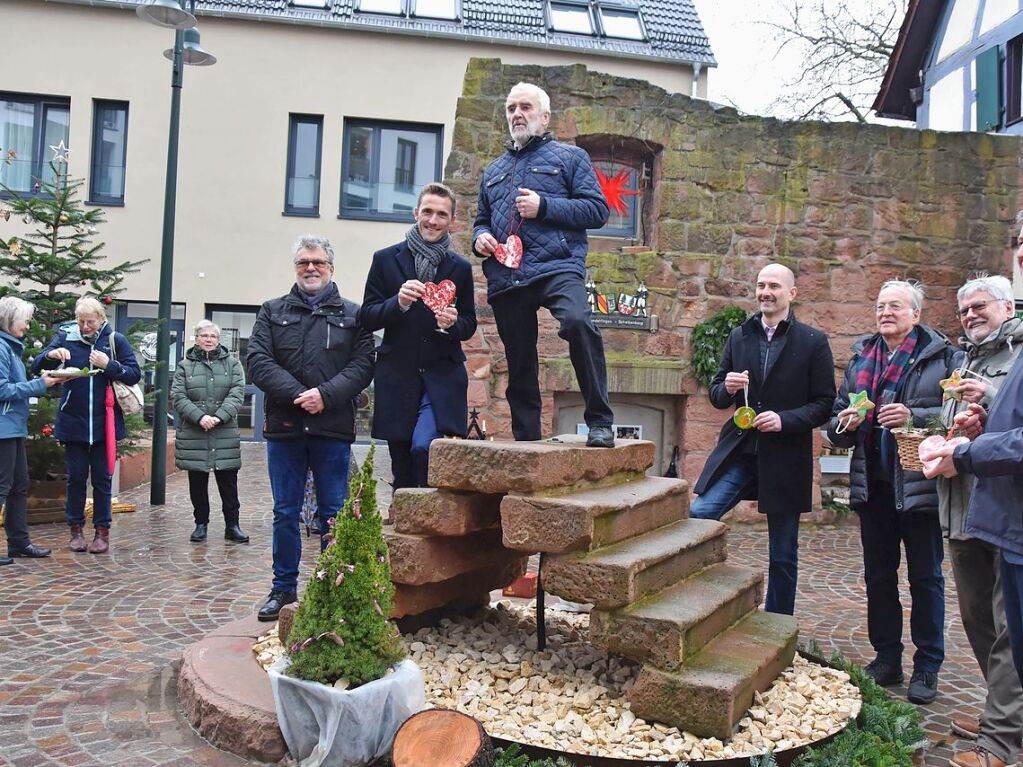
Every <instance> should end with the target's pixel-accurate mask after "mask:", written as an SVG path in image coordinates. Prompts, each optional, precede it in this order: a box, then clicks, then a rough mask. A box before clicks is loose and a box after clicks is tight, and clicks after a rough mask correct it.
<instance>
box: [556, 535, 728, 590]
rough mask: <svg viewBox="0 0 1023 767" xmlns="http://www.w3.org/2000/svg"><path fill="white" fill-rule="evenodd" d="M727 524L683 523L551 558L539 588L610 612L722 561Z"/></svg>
mask: <svg viewBox="0 0 1023 767" xmlns="http://www.w3.org/2000/svg"><path fill="white" fill-rule="evenodd" d="M726 530H727V528H726V526H725V525H723V524H722V523H720V522H716V521H714V520H712V519H685V520H682V521H680V522H674V523H672V524H669V525H665V526H664V527H660V528H658V529H656V530H653V531H651V532H649V533H645V534H643V535H639V536H636V537H635V538H630V539H628V540H625V541H622V542H620V543H615V544H612V545H611V546H605V547H604V548H601V549H597V550H596V551H592V552H589V553H580V554H565V555H553V556H550V557H548V558H547V559H546V561H545V563H544V573H543V583H544V588H545V589H547V590H548V591H550V592H551V593H552V594H557V595H558V596H560V597H564V598H565V599H570V600H572V601H574V602H592V603H593V604H595V605H597V606H598V607H602V608H606V609H610V608H613V607H622V606H624V605H628V604H631V603H633V602H635V601H636V600H637V599H639V598H640V597H642V596H643V595H645V594H652V593H653V592H655V591H658V590H660V589H663V588H665V587H667V586H670V585H671V584H673V583H676V582H677V581H680V580H682V579H683V578H685V577H686V576H688V575H691V574H692V573H695V572H696V571H698V570H701V569H702V568H704V567H707V566H708V565H711V564H714V563H716V562H721V561H722V560H723V559H724V558H725V533H726Z"/></svg>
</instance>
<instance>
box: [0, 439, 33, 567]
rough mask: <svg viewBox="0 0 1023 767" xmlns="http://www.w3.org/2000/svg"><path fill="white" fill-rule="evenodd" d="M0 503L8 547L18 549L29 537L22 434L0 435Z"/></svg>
mask: <svg viewBox="0 0 1023 767" xmlns="http://www.w3.org/2000/svg"><path fill="white" fill-rule="evenodd" d="M0 505H3V507H4V533H6V535H7V550H8V551H21V550H22V549H26V548H28V545H29V544H30V543H31V542H32V541H31V540H29V537H28V459H27V458H26V456H25V438H24V437H10V438H9V439H0Z"/></svg>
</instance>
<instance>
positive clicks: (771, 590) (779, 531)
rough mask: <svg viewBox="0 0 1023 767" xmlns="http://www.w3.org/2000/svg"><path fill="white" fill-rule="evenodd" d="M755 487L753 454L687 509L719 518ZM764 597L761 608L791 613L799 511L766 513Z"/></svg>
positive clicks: (740, 460)
mask: <svg viewBox="0 0 1023 767" xmlns="http://www.w3.org/2000/svg"><path fill="white" fill-rule="evenodd" d="M756 486H757V470H756V463H755V459H754V457H753V456H741V457H740V458H738V459H737V460H736V461H735V462H734V463H733V464H732V465H731V466H729V467H728V468H727V469H725V470H724V472H722V474H721V475H720V476H719V477H718V478H717V480H715V482H714V484H712V485H711V486H710V487H708V488H707V490H706V492H704V493H703V495H701V496H698V497H697V498H696V500H695V501H693V505H692V507H691V508H690V510H689V516H690V517H692V518H693V519H721V517H723V516H724V515H725V513H726V512H728V510H729V509H731V508H732V507H733V506H735V504H737V503H738V502H739V501H740V500H741V499H742V498H743V497H744V496H748V495H749V493H750V492H751V491H752V490H754V489H755V488H756ZM766 516H767V538H768V552H769V553H768V566H767V598H766V599H765V600H764V610H765V611H766V612H769V613H783V614H785V615H792V614H793V612H794V611H795V608H796V583H797V581H798V578H799V514H767V515H766Z"/></svg>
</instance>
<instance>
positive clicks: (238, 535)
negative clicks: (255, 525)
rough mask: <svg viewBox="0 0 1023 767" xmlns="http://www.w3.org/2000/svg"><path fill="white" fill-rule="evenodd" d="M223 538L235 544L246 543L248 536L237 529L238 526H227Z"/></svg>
mask: <svg viewBox="0 0 1023 767" xmlns="http://www.w3.org/2000/svg"><path fill="white" fill-rule="evenodd" d="M224 538H225V539H226V540H228V541H234V542H235V543H248V542H249V536H247V535H246V534H245V532H244V531H243V530H242V529H241V528H240V527H238V524H237V523H235V524H233V525H228V526H227V527H226V528H224Z"/></svg>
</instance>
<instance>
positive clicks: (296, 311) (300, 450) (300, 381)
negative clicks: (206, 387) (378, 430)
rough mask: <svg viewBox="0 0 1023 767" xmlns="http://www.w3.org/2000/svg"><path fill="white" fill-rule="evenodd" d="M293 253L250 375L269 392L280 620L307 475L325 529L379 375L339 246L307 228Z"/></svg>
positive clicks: (293, 571)
mask: <svg viewBox="0 0 1023 767" xmlns="http://www.w3.org/2000/svg"><path fill="white" fill-rule="evenodd" d="M293 252H294V256H293V261H294V264H295V273H296V280H295V285H294V286H293V287H292V289H291V292H290V293H288V294H287V295H285V296H281V297H280V298H274V299H271V300H270V301H267V302H266V303H264V304H263V306H262V307H260V310H259V314H258V315H257V316H256V322H255V325H254V326H253V328H252V335H251V337H250V338H249V350H248V362H249V376H250V378H251V379H252V383H254V384H255V385H256V386H258V387H259V388H260V389H261V390H262V391H263V393H264V394H265V395H266V400H265V406H264V410H265V412H264V420H263V436H265V437H266V440H267V445H266V458H267V470H268V472H269V474H270V490H271V493H272V494H273V500H274V523H273V585H272V587H271V590H270V595H269V596H268V597H267V600H266V603H265V604H264V605H263V607H262V608H260V610H259V620H261V621H273V620H277V616H278V614H279V613H280V610H281V608H282V607H283V606H284V605H286V604H290V603H292V602H295V601H296V600H297V591H298V566H299V561H300V558H301V554H302V538H301V534H300V530H299V521H300V516H301V511H302V501H303V497H304V490H305V478H306V472H307V471H309V470H310V469H311V470H312V473H313V480H314V482H315V484H316V502H317V506H318V509H319V516H320V530H321V531H322V532H323V533H326V532H327V531H328V530H329V526H328V520H330V519H332V518H333V517H334V516H335V515H336V514H337V513H338V511H339V510H340V509H341V506H342V505H343V504H344V501H345V496H346V495H347V494H348V466H349V462H350V460H351V446H352V442H354V441H355V409H356V406H355V398H356V397H357V396H358V395H359V393H360V392H361V391H362V390H363V389H365V388H366V387H367V386H369V383H370V381H371V380H372V378H373V336H372V335H371V334H370V333H369V332H367V331H366V330H365V329H363V328H362V327H361V326H360V325H359V324H357V322H356V318H357V315H358V311H359V305H358V304H356V303H354V302H352V301H349V300H347V299H345V298H342V297H341V294H340V292H339V291H338V288H337V285H335V284H334V281H333V279H332V278H333V275H334V248H333V247H332V246H331V244H330V242H329V241H328V240H327V239H325V238H323V237H316V236H314V235H303V236H302V237H299V238H298V240H297V241H296V242H295V247H294V251H293ZM324 544H325V541H323V540H322V539H321V542H320V546H321V549H322V548H323V546H324Z"/></svg>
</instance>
